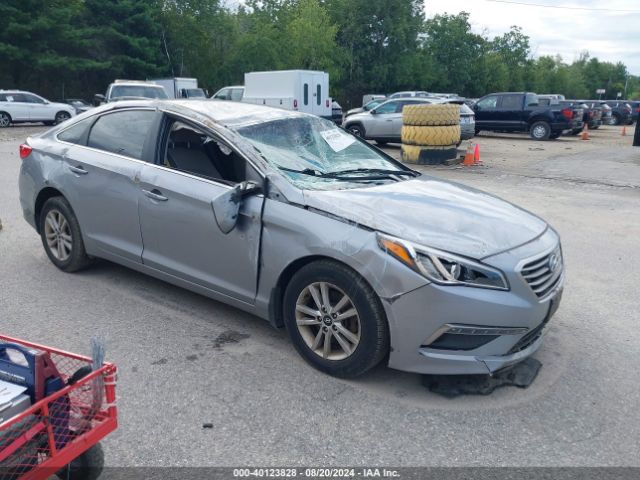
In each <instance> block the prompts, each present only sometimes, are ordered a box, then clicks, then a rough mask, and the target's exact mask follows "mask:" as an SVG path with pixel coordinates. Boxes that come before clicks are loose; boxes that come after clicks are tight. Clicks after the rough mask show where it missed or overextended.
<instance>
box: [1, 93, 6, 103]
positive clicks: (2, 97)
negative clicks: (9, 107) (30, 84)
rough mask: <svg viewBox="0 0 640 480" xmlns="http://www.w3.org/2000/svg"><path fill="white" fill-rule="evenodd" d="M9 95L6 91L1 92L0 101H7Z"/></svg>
mask: <svg viewBox="0 0 640 480" xmlns="http://www.w3.org/2000/svg"><path fill="white" fill-rule="evenodd" d="M6 101H7V96H6V95H5V94H4V93H0V102H6Z"/></svg>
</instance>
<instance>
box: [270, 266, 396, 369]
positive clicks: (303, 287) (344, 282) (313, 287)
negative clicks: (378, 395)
mask: <svg viewBox="0 0 640 480" xmlns="http://www.w3.org/2000/svg"><path fill="white" fill-rule="evenodd" d="M283 311H284V323H285V326H286V328H287V331H288V333H289V336H290V338H291V341H292V342H293V345H294V346H295V348H296V350H297V351H298V353H300V355H301V356H302V357H303V358H304V359H305V360H306V361H307V362H308V363H309V364H311V365H312V366H313V367H315V368H317V369H318V370H320V371H322V372H325V373H328V374H329V375H334V376H336V377H342V378H353V377H357V376H359V375H362V374H363V373H365V372H367V371H368V370H370V369H371V368H373V367H375V366H376V365H377V364H378V363H380V361H381V360H382V359H383V358H384V357H385V355H386V354H387V352H388V351H389V327H388V325H387V319H386V316H385V313H384V309H383V307H382V304H381V302H380V299H379V298H378V296H377V295H376V294H375V292H374V291H373V289H372V288H371V287H370V286H369V284H368V283H367V282H366V281H365V280H364V279H363V278H362V277H361V276H360V275H358V274H357V273H356V272H354V271H353V270H351V269H350V268H348V267H346V266H345V265H343V264H341V263H338V262H335V261H332V260H321V261H317V262H313V263H310V264H308V265H306V266H304V267H302V268H301V269H300V270H299V271H298V272H297V273H296V274H295V275H294V276H293V278H292V279H291V281H290V282H289V285H288V286H287V288H286V290H285V294H284V300H283Z"/></svg>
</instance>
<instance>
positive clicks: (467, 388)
mask: <svg viewBox="0 0 640 480" xmlns="http://www.w3.org/2000/svg"><path fill="white" fill-rule="evenodd" d="M540 367H542V363H540V362H539V361H538V360H536V359H535V358H527V359H525V360H523V361H522V362H520V363H517V364H516V365H514V366H512V367H509V368H505V369H504V370H501V371H499V372H496V373H494V374H493V375H492V376H491V375H423V376H422V385H424V386H425V387H426V388H427V389H428V390H429V391H430V392H433V393H437V394H439V395H442V396H444V397H447V398H454V397H458V396H460V395H489V394H490V393H492V392H493V391H494V390H495V389H496V388H499V387H506V386H515V387H519V388H527V387H528V386H529V385H531V384H532V383H533V381H534V380H535V379H536V377H537V376H538V372H539V371H540Z"/></svg>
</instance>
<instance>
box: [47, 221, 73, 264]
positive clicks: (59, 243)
mask: <svg viewBox="0 0 640 480" xmlns="http://www.w3.org/2000/svg"><path fill="white" fill-rule="evenodd" d="M44 234H45V237H46V239H47V246H48V247H49V251H50V252H51V254H52V255H53V256H54V257H55V258H56V259H57V260H59V261H61V262H65V261H67V260H68V259H69V257H70V256H71V251H72V248H73V237H72V236H71V227H70V226H69V222H68V221H67V219H66V218H65V217H64V215H63V214H62V213H60V211H59V210H55V209H54V210H50V211H49V212H48V213H47V216H46V217H45V220H44Z"/></svg>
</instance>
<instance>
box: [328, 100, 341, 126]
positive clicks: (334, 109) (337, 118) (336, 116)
mask: <svg viewBox="0 0 640 480" xmlns="http://www.w3.org/2000/svg"><path fill="white" fill-rule="evenodd" d="M331 120H332V121H333V123H335V124H336V125H342V106H341V105H340V104H339V103H338V102H336V101H335V100H333V101H332V102H331Z"/></svg>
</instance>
